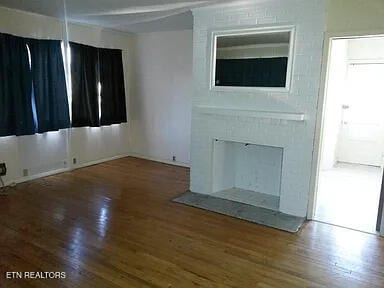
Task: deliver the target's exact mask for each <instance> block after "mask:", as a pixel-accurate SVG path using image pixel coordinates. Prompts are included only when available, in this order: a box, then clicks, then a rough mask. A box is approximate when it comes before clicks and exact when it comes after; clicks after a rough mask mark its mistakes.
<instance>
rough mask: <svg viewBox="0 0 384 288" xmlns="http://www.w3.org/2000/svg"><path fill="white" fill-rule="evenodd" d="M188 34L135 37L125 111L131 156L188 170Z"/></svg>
mask: <svg viewBox="0 0 384 288" xmlns="http://www.w3.org/2000/svg"><path fill="white" fill-rule="evenodd" d="M192 40H193V34H192V31H191V30H185V31H171V32H155V33H143V34H138V35H137V36H136V52H135V58H136V63H135V80H134V93H133V94H132V97H131V100H130V107H129V115H130V131H131V137H130V147H131V151H132V153H133V154H137V155H140V156H143V157H146V158H152V159H155V160H159V161H172V157H173V156H175V157H176V162H177V163H184V164H189V161H190V157H189V153H190V134H191V110H192V108H191V101H192V48H193V41H192Z"/></svg>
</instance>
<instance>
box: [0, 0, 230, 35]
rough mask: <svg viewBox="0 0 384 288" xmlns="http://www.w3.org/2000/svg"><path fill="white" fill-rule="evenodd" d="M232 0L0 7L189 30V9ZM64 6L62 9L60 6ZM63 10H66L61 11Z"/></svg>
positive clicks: (13, 0)
mask: <svg viewBox="0 0 384 288" xmlns="http://www.w3.org/2000/svg"><path fill="white" fill-rule="evenodd" d="M223 2H235V1H233V0H108V1H106V0H65V3H64V0H0V6H4V7H8V8H13V9H18V10H24V11H29V12H34V13H38V14H42V15H47V16H53V17H58V18H62V19H64V17H65V15H66V16H67V19H68V20H69V21H71V22H79V23H86V24H94V25H99V26H103V27H106V28H112V29H115V30H120V31H126V32H134V33H140V32H150V31H161V30H182V29H192V24H193V18H192V14H191V12H190V10H191V9H192V8H196V7H200V6H206V5H212V4H217V3H223ZM64 7H66V9H64ZM65 11H66V13H65Z"/></svg>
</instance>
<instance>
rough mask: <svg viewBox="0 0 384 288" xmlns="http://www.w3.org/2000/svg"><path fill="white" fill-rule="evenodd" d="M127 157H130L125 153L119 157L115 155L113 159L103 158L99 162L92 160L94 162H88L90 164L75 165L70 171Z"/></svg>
mask: <svg viewBox="0 0 384 288" xmlns="http://www.w3.org/2000/svg"><path fill="white" fill-rule="evenodd" d="M129 156H130V155H129V154H128V153H127V154H121V155H117V156H113V157H108V158H103V159H99V160H94V161H90V162H85V163H81V164H78V165H77V164H75V165H73V166H72V170H76V169H81V168H84V167H88V166H93V165H97V164H101V163H104V162H108V161H112V160H117V159H121V158H125V157H129Z"/></svg>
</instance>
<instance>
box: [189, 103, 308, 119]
mask: <svg viewBox="0 0 384 288" xmlns="http://www.w3.org/2000/svg"><path fill="white" fill-rule="evenodd" d="M194 109H196V111H197V112H198V113H202V114H211V115H222V116H235V117H253V118H264V119H278V120H286V121H299V122H302V121H305V114H304V113H295V112H279V111H261V110H252V109H238V108H226V107H220V106H205V105H198V106H195V107H194Z"/></svg>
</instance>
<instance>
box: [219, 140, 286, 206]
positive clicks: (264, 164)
mask: <svg viewBox="0 0 384 288" xmlns="http://www.w3.org/2000/svg"><path fill="white" fill-rule="evenodd" d="M282 161H283V148H280V147H272V146H262V145H255V144H249V143H239V142H233V141H222V140H214V143H213V165H212V168H213V173H212V176H213V177H212V186H213V187H212V192H213V194H211V195H212V196H215V197H220V198H225V199H229V200H233V201H237V202H242V203H246V204H250V205H253V206H258V207H264V208H268V209H272V210H276V211H278V210H279V202H280V190H281V173H282Z"/></svg>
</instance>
